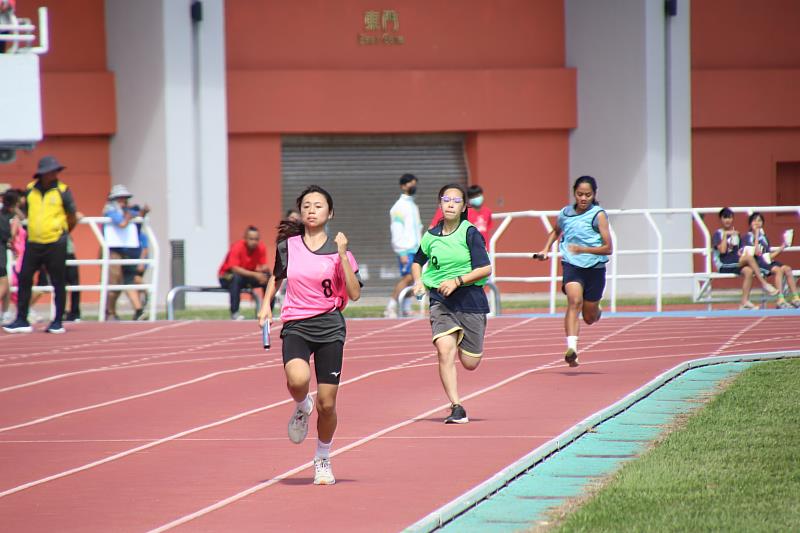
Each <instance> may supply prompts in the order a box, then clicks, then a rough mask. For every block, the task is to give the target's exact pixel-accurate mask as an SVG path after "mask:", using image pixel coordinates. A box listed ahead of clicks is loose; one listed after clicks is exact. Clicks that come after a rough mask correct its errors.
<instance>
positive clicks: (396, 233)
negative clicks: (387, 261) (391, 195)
mask: <svg viewBox="0 0 800 533" xmlns="http://www.w3.org/2000/svg"><path fill="white" fill-rule="evenodd" d="M400 191H401V193H402V194H401V195H400V198H398V199H397V201H396V202H395V203H394V205H393V206H392V208H391V209H390V210H389V218H390V220H391V226H390V228H391V234H392V250H393V251H394V253H395V254H396V255H397V263H398V265H399V267H400V280H399V281H398V282H397V284H396V285H395V286H394V290H393V291H392V296H391V297H390V298H389V302H388V303H387V304H386V310H385V311H384V313H383V316H385V317H386V318H397V296H398V295H399V294H400V291H402V290H403V289H404V288H406V287H408V286H409V285H411V282H412V278H411V263H413V262H414V254H416V253H417V249H419V244H420V239H421V237H422V220H421V218H420V216H419V207H417V204H416V202H414V195H415V194H416V192H417V177H416V176H415V175H414V174H403V175H402V176H400ZM410 304H411V302H410V301H409V308H410Z"/></svg>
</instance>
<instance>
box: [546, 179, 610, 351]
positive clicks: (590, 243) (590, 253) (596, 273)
mask: <svg viewBox="0 0 800 533" xmlns="http://www.w3.org/2000/svg"><path fill="white" fill-rule="evenodd" d="M572 192H573V194H574V195H575V204H573V205H568V206H566V207H565V208H564V209H562V210H561V212H560V213H559V214H558V221H557V222H556V227H555V228H554V229H553V231H551V232H550V234H549V235H548V236H547V242H545V245H544V247H543V248H542V251H540V252H539V253H535V254H533V257H534V259H539V260H540V261H544V260H546V259H547V258H548V256H549V251H550V247H551V246H552V245H553V243H554V242H555V240H556V239H559V244H558V251H559V254H560V255H561V266H562V270H563V278H562V279H563V281H562V286H561V290H562V291H563V292H564V294H566V295H567V312H566V314H565V316H564V330H565V331H566V334H567V351H566V352H565V353H564V360H565V361H566V362H567V364H568V365H569V366H578V332H579V330H580V320H579V316H580V315H581V313H582V314H583V321H584V322H586V323H587V324H589V325H591V324H594V323H595V322H597V321H598V320H600V315H601V314H602V310H601V309H600V300H601V299H602V297H603V289H605V286H606V266H605V265H606V263H607V262H608V256H609V255H610V254H611V250H612V244H611V234H610V232H609V230H608V216H607V215H606V212H605V210H603V208H602V207H600V205H598V203H597V199H596V196H597V182H596V181H595V179H594V178H593V177H591V176H581V177H580V178H578V179H577V180H575V184H574V185H573V186H572Z"/></svg>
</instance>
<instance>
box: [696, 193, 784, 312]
mask: <svg viewBox="0 0 800 533" xmlns="http://www.w3.org/2000/svg"><path fill="white" fill-rule="evenodd" d="M719 220H720V223H721V224H722V227H721V228H719V229H718V230H717V231H715V232H714V235H713V236H712V237H711V246H713V247H714V252H713V253H714V264H715V266H716V267H717V270H718V271H719V272H721V273H723V274H740V275H741V276H742V278H743V279H742V301H741V303H740V305H739V309H755V308H756V306H755V305H753V303H752V302H751V301H750V289H751V288H752V287H753V277H755V278H756V279H757V280H758V282H759V283H761V286H762V287H763V288H764V291H765V292H767V293H769V294H770V295H772V296H775V295H776V294H778V289H776V288H775V287H773V286H772V285H770V284H769V282H768V281H767V280H766V279H765V278H764V276H763V275H762V273H761V269H760V268H759V267H758V264H757V263H756V260H755V258H754V257H753V256H752V255H751V254H743V253H742V247H741V238H740V236H739V232H738V231H736V228H734V227H733V211H731V209H729V208H727V207H723V208H722V209H721V210H720V212H719Z"/></svg>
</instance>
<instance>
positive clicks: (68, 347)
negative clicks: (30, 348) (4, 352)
mask: <svg viewBox="0 0 800 533" xmlns="http://www.w3.org/2000/svg"><path fill="white" fill-rule="evenodd" d="M187 324H191V322H176V323H173V324H166V325H163V326H156V327H154V328H150V329H146V330H143V331H136V332H134V333H126V334H125V335H119V336H117V337H111V338H109V339H98V340H94V341H91V342H86V343H83V344H67V345H65V346H61V347H59V348H54V349H52V350H47V351H44V352H34V353H28V354H23V355H11V356H8V357H6V358H0V362H3V361H10V360H15V359H24V358H26V357H33V356H35V355H48V354H56V353H62V352H65V351H67V350H75V349H78V348H87V347H89V346H97V345H100V344H107V343H109V342H116V341H119V340H123V339H129V338H131V337H138V336H141V335H148V334H150V333H156V332H158V331H162V330H165V329H171V328H179V327H182V326H185V325H187Z"/></svg>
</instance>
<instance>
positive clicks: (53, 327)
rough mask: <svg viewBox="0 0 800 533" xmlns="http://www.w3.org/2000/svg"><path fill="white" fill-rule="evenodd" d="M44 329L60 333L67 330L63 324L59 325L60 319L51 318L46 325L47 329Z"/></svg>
mask: <svg viewBox="0 0 800 533" xmlns="http://www.w3.org/2000/svg"><path fill="white" fill-rule="evenodd" d="M45 331H47V333H55V334H61V333H66V331H67V330H65V329H64V326H62V325H61V321H60V320H53V321H52V322H50V325H49V326H47V330H45Z"/></svg>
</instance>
